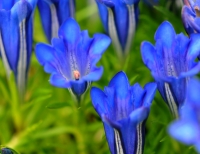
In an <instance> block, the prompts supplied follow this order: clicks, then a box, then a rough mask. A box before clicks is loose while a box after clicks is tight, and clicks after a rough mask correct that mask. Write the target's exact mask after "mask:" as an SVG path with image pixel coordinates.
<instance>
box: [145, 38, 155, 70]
mask: <svg viewBox="0 0 200 154" xmlns="http://www.w3.org/2000/svg"><path fill="white" fill-rule="evenodd" d="M141 54H142V59H143V62H144V64H145V65H146V66H147V67H148V68H149V69H150V70H152V71H154V69H156V59H155V54H156V51H155V48H154V46H153V45H152V44H151V43H149V42H146V41H144V42H142V44H141Z"/></svg>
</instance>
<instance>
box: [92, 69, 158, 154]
mask: <svg viewBox="0 0 200 154" xmlns="http://www.w3.org/2000/svg"><path fill="white" fill-rule="evenodd" d="M155 91H156V84H155V83H149V84H146V85H145V87H144V89H142V87H141V86H140V85H139V84H138V83H136V84H135V85H133V86H130V84H129V82H128V79H127V76H126V74H125V73H124V72H119V73H117V74H116V75H115V76H114V77H113V78H112V80H111V81H110V83H109V85H108V87H105V89H104V91H102V90H100V89H98V88H96V87H93V88H92V89H91V92H90V94H91V99H92V103H93V106H94V108H95V110H96V111H97V113H98V114H99V116H100V117H101V119H102V121H103V124H104V130H105V134H106V138H107V142H108V145H109V148H110V151H111V153H112V154H133V153H142V151H143V147H144V126H145V120H146V119H147V117H148V115H149V111H150V106H151V102H152V99H153V97H154V94H155Z"/></svg>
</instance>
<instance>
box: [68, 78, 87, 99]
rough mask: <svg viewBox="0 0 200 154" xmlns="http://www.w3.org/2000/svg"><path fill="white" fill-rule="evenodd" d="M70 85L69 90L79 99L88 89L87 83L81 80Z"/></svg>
mask: <svg viewBox="0 0 200 154" xmlns="http://www.w3.org/2000/svg"><path fill="white" fill-rule="evenodd" d="M70 83H71V90H72V92H73V93H74V94H75V95H76V96H77V97H81V95H82V94H83V93H84V92H85V91H86V90H87V88H88V82H86V81H84V80H82V79H81V80H75V81H70Z"/></svg>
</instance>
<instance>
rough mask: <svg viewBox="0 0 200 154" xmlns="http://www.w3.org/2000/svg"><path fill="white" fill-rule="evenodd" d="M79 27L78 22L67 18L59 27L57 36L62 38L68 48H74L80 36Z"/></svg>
mask: <svg viewBox="0 0 200 154" xmlns="http://www.w3.org/2000/svg"><path fill="white" fill-rule="evenodd" d="M80 33H81V31H80V27H79V25H78V23H77V22H76V21H75V20H74V19H72V18H68V19H67V20H66V21H65V22H64V23H63V24H62V25H61V27H60V29H59V32H58V34H59V37H60V38H62V39H63V40H64V42H65V44H66V45H67V48H68V50H74V49H75V46H76V45H77V42H78V40H79V37H80Z"/></svg>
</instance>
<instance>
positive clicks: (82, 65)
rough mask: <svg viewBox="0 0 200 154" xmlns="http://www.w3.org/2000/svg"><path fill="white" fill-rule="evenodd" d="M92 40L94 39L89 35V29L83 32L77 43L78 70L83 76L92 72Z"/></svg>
mask: <svg viewBox="0 0 200 154" xmlns="http://www.w3.org/2000/svg"><path fill="white" fill-rule="evenodd" d="M92 41H93V39H91V38H90V37H89V36H88V31H87V30H85V31H82V32H81V40H80V41H79V43H78V45H77V50H75V57H76V63H77V65H78V70H79V72H80V74H81V75H82V76H84V75H86V74H88V72H90V58H89V49H90V46H91V44H92Z"/></svg>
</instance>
